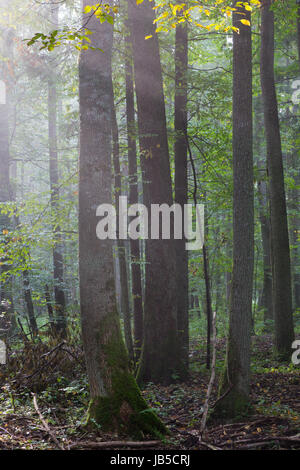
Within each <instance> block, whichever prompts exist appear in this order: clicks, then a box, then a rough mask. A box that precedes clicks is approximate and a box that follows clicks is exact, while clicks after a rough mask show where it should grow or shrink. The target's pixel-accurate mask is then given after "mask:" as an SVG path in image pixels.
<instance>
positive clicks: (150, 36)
mask: <svg viewBox="0 0 300 470" xmlns="http://www.w3.org/2000/svg"><path fill="white" fill-rule="evenodd" d="M152 37H153V36H152V34H149V36H145V39H150V38H152Z"/></svg>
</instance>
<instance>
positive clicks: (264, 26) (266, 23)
mask: <svg viewBox="0 0 300 470" xmlns="http://www.w3.org/2000/svg"><path fill="white" fill-rule="evenodd" d="M271 4H272V3H271V0H266V1H265V2H264V3H263V5H262V8H261V55H260V76H261V88H262V97H263V106H264V120H265V132H266V142H267V166H268V177H269V193H270V211H271V250H272V251H271V258H272V279H273V281H272V282H273V284H272V285H273V309H274V323H275V334H274V350H275V353H276V355H277V356H278V357H279V358H280V357H281V358H283V359H289V358H290V355H291V345H292V342H293V339H294V327H293V315H292V287H291V266H290V247H289V234H288V223H287V211H286V198H285V188H284V174H283V162H282V150H281V139H280V128H279V118H278V106H277V97H276V90H275V81H274V13H273V11H271V9H270V7H271Z"/></svg>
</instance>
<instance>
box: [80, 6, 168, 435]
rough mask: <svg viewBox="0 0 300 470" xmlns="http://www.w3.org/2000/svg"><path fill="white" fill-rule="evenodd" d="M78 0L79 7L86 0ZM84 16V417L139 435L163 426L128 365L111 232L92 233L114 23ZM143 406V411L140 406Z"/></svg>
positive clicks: (106, 131) (101, 186)
mask: <svg viewBox="0 0 300 470" xmlns="http://www.w3.org/2000/svg"><path fill="white" fill-rule="evenodd" d="M89 4H90V2H89V0H83V4H82V5H83V8H85V7H86V6H87V5H89ZM88 17H89V29H90V30H92V31H93V33H94V34H93V35H92V36H91V40H92V45H93V46H94V47H95V48H101V49H102V50H103V52H101V51H98V50H97V49H95V50H92V49H89V50H87V51H82V52H81V54H80V62H79V102H80V162H79V279H80V299H81V321H82V338H83V346H84V351H85V357H86V365H87V373H88V379H89V385H90V396H91V400H90V405H89V412H88V418H87V422H88V423H90V424H91V425H92V424H93V423H96V424H97V425H100V426H101V427H102V429H103V430H112V431H121V430H122V432H123V433H127V434H131V435H136V436H138V435H139V436H140V435H141V434H142V433H143V432H145V433H149V434H157V433H158V432H164V430H165V428H164V426H163V425H162V423H161V422H160V420H159V419H158V418H157V417H156V415H155V414H154V413H153V412H152V411H151V410H149V409H148V408H147V404H146V402H145V400H144V399H143V397H142V396H141V393H140V391H139V389H138V387H137V385H136V382H135V380H134V378H133V376H132V375H131V374H130V372H129V367H128V355H127V352H126V349H125V345H124V343H123V339H122V335H121V328H120V320H119V316H118V313H117V307H116V296H115V285H114V267H113V252H112V248H113V240H110V239H105V240H99V239H97V236H96V225H97V218H96V209H97V207H98V206H99V204H111V203H112V190H111V175H112V168H111V103H112V86H111V84H112V69H111V55H112V40H113V28H112V26H111V25H110V24H109V23H108V22H105V23H103V24H100V22H99V20H97V19H96V17H95V16H94V15H92V16H91V15H90V14H89V15H87V14H84V15H83V24H85V23H86V21H87V18H88ZM146 411H147V412H146Z"/></svg>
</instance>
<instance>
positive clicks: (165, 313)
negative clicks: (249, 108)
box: [128, 0, 182, 384]
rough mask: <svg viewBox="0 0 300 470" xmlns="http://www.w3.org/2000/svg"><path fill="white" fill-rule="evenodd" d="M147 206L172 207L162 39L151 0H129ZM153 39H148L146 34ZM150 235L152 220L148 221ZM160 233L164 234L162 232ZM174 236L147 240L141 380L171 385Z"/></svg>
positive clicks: (175, 346) (175, 352)
mask: <svg viewBox="0 0 300 470" xmlns="http://www.w3.org/2000/svg"><path fill="white" fill-rule="evenodd" d="M128 16H129V25H130V31H131V37H132V43H133V59H134V71H135V89H136V97H137V108H138V128H139V142H140V155H141V167H142V172H143V196H144V201H143V202H144V204H145V206H146V207H147V208H148V212H149V213H150V207H151V204H159V205H160V204H168V205H169V206H171V205H172V182H171V174H170V162H169V151H168V139H167V128H166V115H165V106H164V94H163V82H162V71H161V64H160V56H159V46H158V38H157V35H156V34H155V31H154V29H155V27H154V25H153V21H154V11H153V9H152V4H151V3H150V2H148V1H146V2H144V3H143V4H141V5H136V1H135V0H128ZM148 33H149V34H152V38H150V39H148V40H145V35H147V34H148ZM149 233H150V234H151V224H149ZM160 237H161V234H160ZM174 272H175V250H174V240H172V239H171V240H162V239H159V240H153V239H150V238H149V239H148V240H146V283H145V302H144V325H145V328H144V345H143V351H142V357H141V363H140V368H139V372H138V380H139V381H140V382H148V381H152V382H155V383H158V382H159V383H165V384H168V383H171V382H173V381H174V380H175V379H176V378H178V376H180V374H181V372H182V368H181V366H180V360H179V342H178V335H177V312H176V305H177V301H176V283H175V278H174V276H173V273H174Z"/></svg>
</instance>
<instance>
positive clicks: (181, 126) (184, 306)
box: [174, 23, 189, 374]
mask: <svg viewBox="0 0 300 470" xmlns="http://www.w3.org/2000/svg"><path fill="white" fill-rule="evenodd" d="M187 67H188V32H187V24H186V23H182V24H178V25H177V27H176V33H175V103H174V114H175V116H174V117H175V119H174V121H175V122H174V128H175V145H174V158H175V202H176V203H178V204H180V206H181V207H182V221H184V212H183V211H184V205H185V204H187V202H188V187H187V185H188V180H187V141H186V134H187ZM185 243H186V240H185V238H184V237H182V239H181V240H175V252H176V291H177V325H178V337H179V344H180V355H181V360H182V362H183V364H184V366H185V374H187V373H188V363H189V315H188V313H189V308H188V288H189V286H188V251H187V250H186V249H185Z"/></svg>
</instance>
